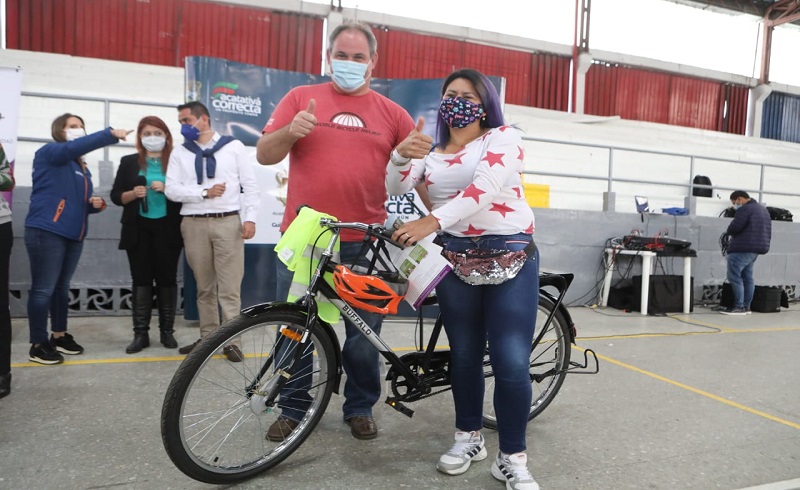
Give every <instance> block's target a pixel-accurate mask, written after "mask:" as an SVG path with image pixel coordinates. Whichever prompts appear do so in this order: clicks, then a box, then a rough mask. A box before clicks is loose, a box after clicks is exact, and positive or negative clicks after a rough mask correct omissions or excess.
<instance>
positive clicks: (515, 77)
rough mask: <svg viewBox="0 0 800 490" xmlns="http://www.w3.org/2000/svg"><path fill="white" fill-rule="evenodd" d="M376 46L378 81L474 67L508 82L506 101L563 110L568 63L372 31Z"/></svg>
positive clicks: (438, 74)
mask: <svg viewBox="0 0 800 490" xmlns="http://www.w3.org/2000/svg"><path fill="white" fill-rule="evenodd" d="M373 31H374V32H375V37H376V38H377V39H378V46H379V47H380V48H379V50H378V52H379V57H378V64H377V65H376V66H375V70H374V71H373V75H374V76H375V77H378V78H444V77H446V76H447V75H448V74H450V72H452V71H453V70H456V69H459V68H475V69H476V70H480V71H481V72H483V73H484V74H486V75H496V76H501V77H505V78H506V102H508V103H509V104H519V105H527V106H532V107H539V108H542V109H552V110H558V111H566V110H567V108H568V103H569V68H570V61H571V60H570V58H568V57H563V56H556V55H552V54H545V53H529V52H524V51H516V50H512V49H504V48H497V47H493V46H485V45H482V44H475V43H470V42H466V41H457V40H452V39H444V38H440V37H436V36H428V35H425V34H416V33H411V32H404V31H396V30H389V29H373Z"/></svg>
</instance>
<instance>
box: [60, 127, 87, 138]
mask: <svg viewBox="0 0 800 490" xmlns="http://www.w3.org/2000/svg"><path fill="white" fill-rule="evenodd" d="M64 136H65V137H66V138H67V141H73V140H76V139H78V138H82V137H84V136H86V130H85V129H83V128H67V129H65V130H64Z"/></svg>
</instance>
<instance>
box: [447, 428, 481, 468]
mask: <svg viewBox="0 0 800 490" xmlns="http://www.w3.org/2000/svg"><path fill="white" fill-rule="evenodd" d="M455 439H456V442H455V444H453V447H451V448H450V450H449V451H447V452H446V453H445V454H443V455H442V457H441V458H439V462H438V463H436V469H437V470H439V471H441V472H442V473H447V474H448V475H460V474H462V473H464V472H465V471H467V470H468V469H469V465H470V463H471V462H473V461H483V460H484V459H486V456H487V453H486V445H485V444H484V442H483V436H482V435H481V434H480V433H475V432H461V431H459V432H456V436H455Z"/></svg>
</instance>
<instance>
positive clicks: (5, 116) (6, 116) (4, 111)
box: [0, 66, 22, 207]
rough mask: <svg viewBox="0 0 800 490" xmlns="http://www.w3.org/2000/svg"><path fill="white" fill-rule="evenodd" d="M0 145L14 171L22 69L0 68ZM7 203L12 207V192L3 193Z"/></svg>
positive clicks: (4, 204)
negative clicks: (0, 95)
mask: <svg viewBox="0 0 800 490" xmlns="http://www.w3.org/2000/svg"><path fill="white" fill-rule="evenodd" d="M0 94H3V96H2V97H0V144H1V145H2V146H3V148H2V151H3V152H4V153H5V157H6V158H7V159H8V161H9V162H10V163H11V170H12V172H13V170H14V160H15V159H16V155H17V121H18V120H19V103H20V97H21V94H22V68H19V67H13V68H12V67H5V66H0ZM2 194H3V198H4V199H5V202H4V203H2V204H0V205H2V206H9V207H10V206H11V202H12V201H11V192H3V193H2Z"/></svg>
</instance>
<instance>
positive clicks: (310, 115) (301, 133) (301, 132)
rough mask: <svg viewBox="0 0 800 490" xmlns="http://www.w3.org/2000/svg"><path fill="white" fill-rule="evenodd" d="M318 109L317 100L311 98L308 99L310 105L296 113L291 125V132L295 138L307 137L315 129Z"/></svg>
mask: <svg viewBox="0 0 800 490" xmlns="http://www.w3.org/2000/svg"><path fill="white" fill-rule="evenodd" d="M316 110H317V101H316V100H314V99H311V100H309V101H308V107H307V108H306V110H304V111H300V112H298V113H297V114H295V116H294V119H292V122H291V124H290V125H289V134H290V135H291V136H292V137H293V138H294V139H295V140H299V139H300V138H305V137H306V136H308V135H309V134H310V133H311V131H312V130H313V129H314V126H316V124H317V117H316V116H315V115H314V112H315V111H316Z"/></svg>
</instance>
